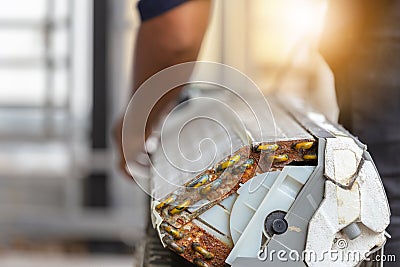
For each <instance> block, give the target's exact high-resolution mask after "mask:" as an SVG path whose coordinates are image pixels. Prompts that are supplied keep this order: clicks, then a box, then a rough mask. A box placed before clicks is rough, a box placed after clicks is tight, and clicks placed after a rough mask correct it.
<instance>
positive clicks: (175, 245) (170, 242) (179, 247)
mask: <svg viewBox="0 0 400 267" xmlns="http://www.w3.org/2000/svg"><path fill="white" fill-rule="evenodd" d="M163 241H164V243H165V244H166V245H167V247H168V248H169V249H171V250H172V251H175V252H176V253H178V254H182V253H184V252H185V247H184V246H182V245H179V244H178V243H176V242H175V241H174V240H173V239H172V238H171V237H170V236H165V237H164V238H163Z"/></svg>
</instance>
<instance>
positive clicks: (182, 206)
mask: <svg viewBox="0 0 400 267" xmlns="http://www.w3.org/2000/svg"><path fill="white" fill-rule="evenodd" d="M191 203H192V201H191V200H190V199H185V200H184V201H183V202H182V203H181V204H179V205H178V206H175V207H174V208H173V209H171V210H170V211H169V214H170V215H174V214H178V213H181V212H182V211H184V210H185V209H187V208H188V207H189V206H190V204H191Z"/></svg>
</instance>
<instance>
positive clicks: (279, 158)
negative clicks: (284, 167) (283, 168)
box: [272, 154, 289, 162]
mask: <svg viewBox="0 0 400 267" xmlns="http://www.w3.org/2000/svg"><path fill="white" fill-rule="evenodd" d="M272 158H273V160H274V161H275V162H285V161H288V160H289V156H288V155H287V154H283V155H276V156H272Z"/></svg>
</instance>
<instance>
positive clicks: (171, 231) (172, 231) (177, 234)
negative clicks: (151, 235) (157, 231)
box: [161, 222, 183, 239]
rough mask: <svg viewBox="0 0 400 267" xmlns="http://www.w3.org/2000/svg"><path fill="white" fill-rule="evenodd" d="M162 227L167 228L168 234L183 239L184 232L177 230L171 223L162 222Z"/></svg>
mask: <svg viewBox="0 0 400 267" xmlns="http://www.w3.org/2000/svg"><path fill="white" fill-rule="evenodd" d="M161 227H162V229H164V230H165V232H167V233H168V234H170V235H171V236H172V237H173V238H174V239H181V238H182V237H183V234H182V233H181V232H180V231H179V230H176V229H175V228H174V227H172V226H171V225H169V224H168V223H165V222H164V223H162V224H161Z"/></svg>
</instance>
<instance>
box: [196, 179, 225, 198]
mask: <svg viewBox="0 0 400 267" xmlns="http://www.w3.org/2000/svg"><path fill="white" fill-rule="evenodd" d="M221 185H222V179H221V178H218V179H216V180H215V181H213V182H211V183H209V184H208V185H206V186H205V187H203V188H202V189H201V190H200V194H202V195H207V194H208V193H210V192H212V191H214V190H215V189H217V188H218V187H220V186H221Z"/></svg>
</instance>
